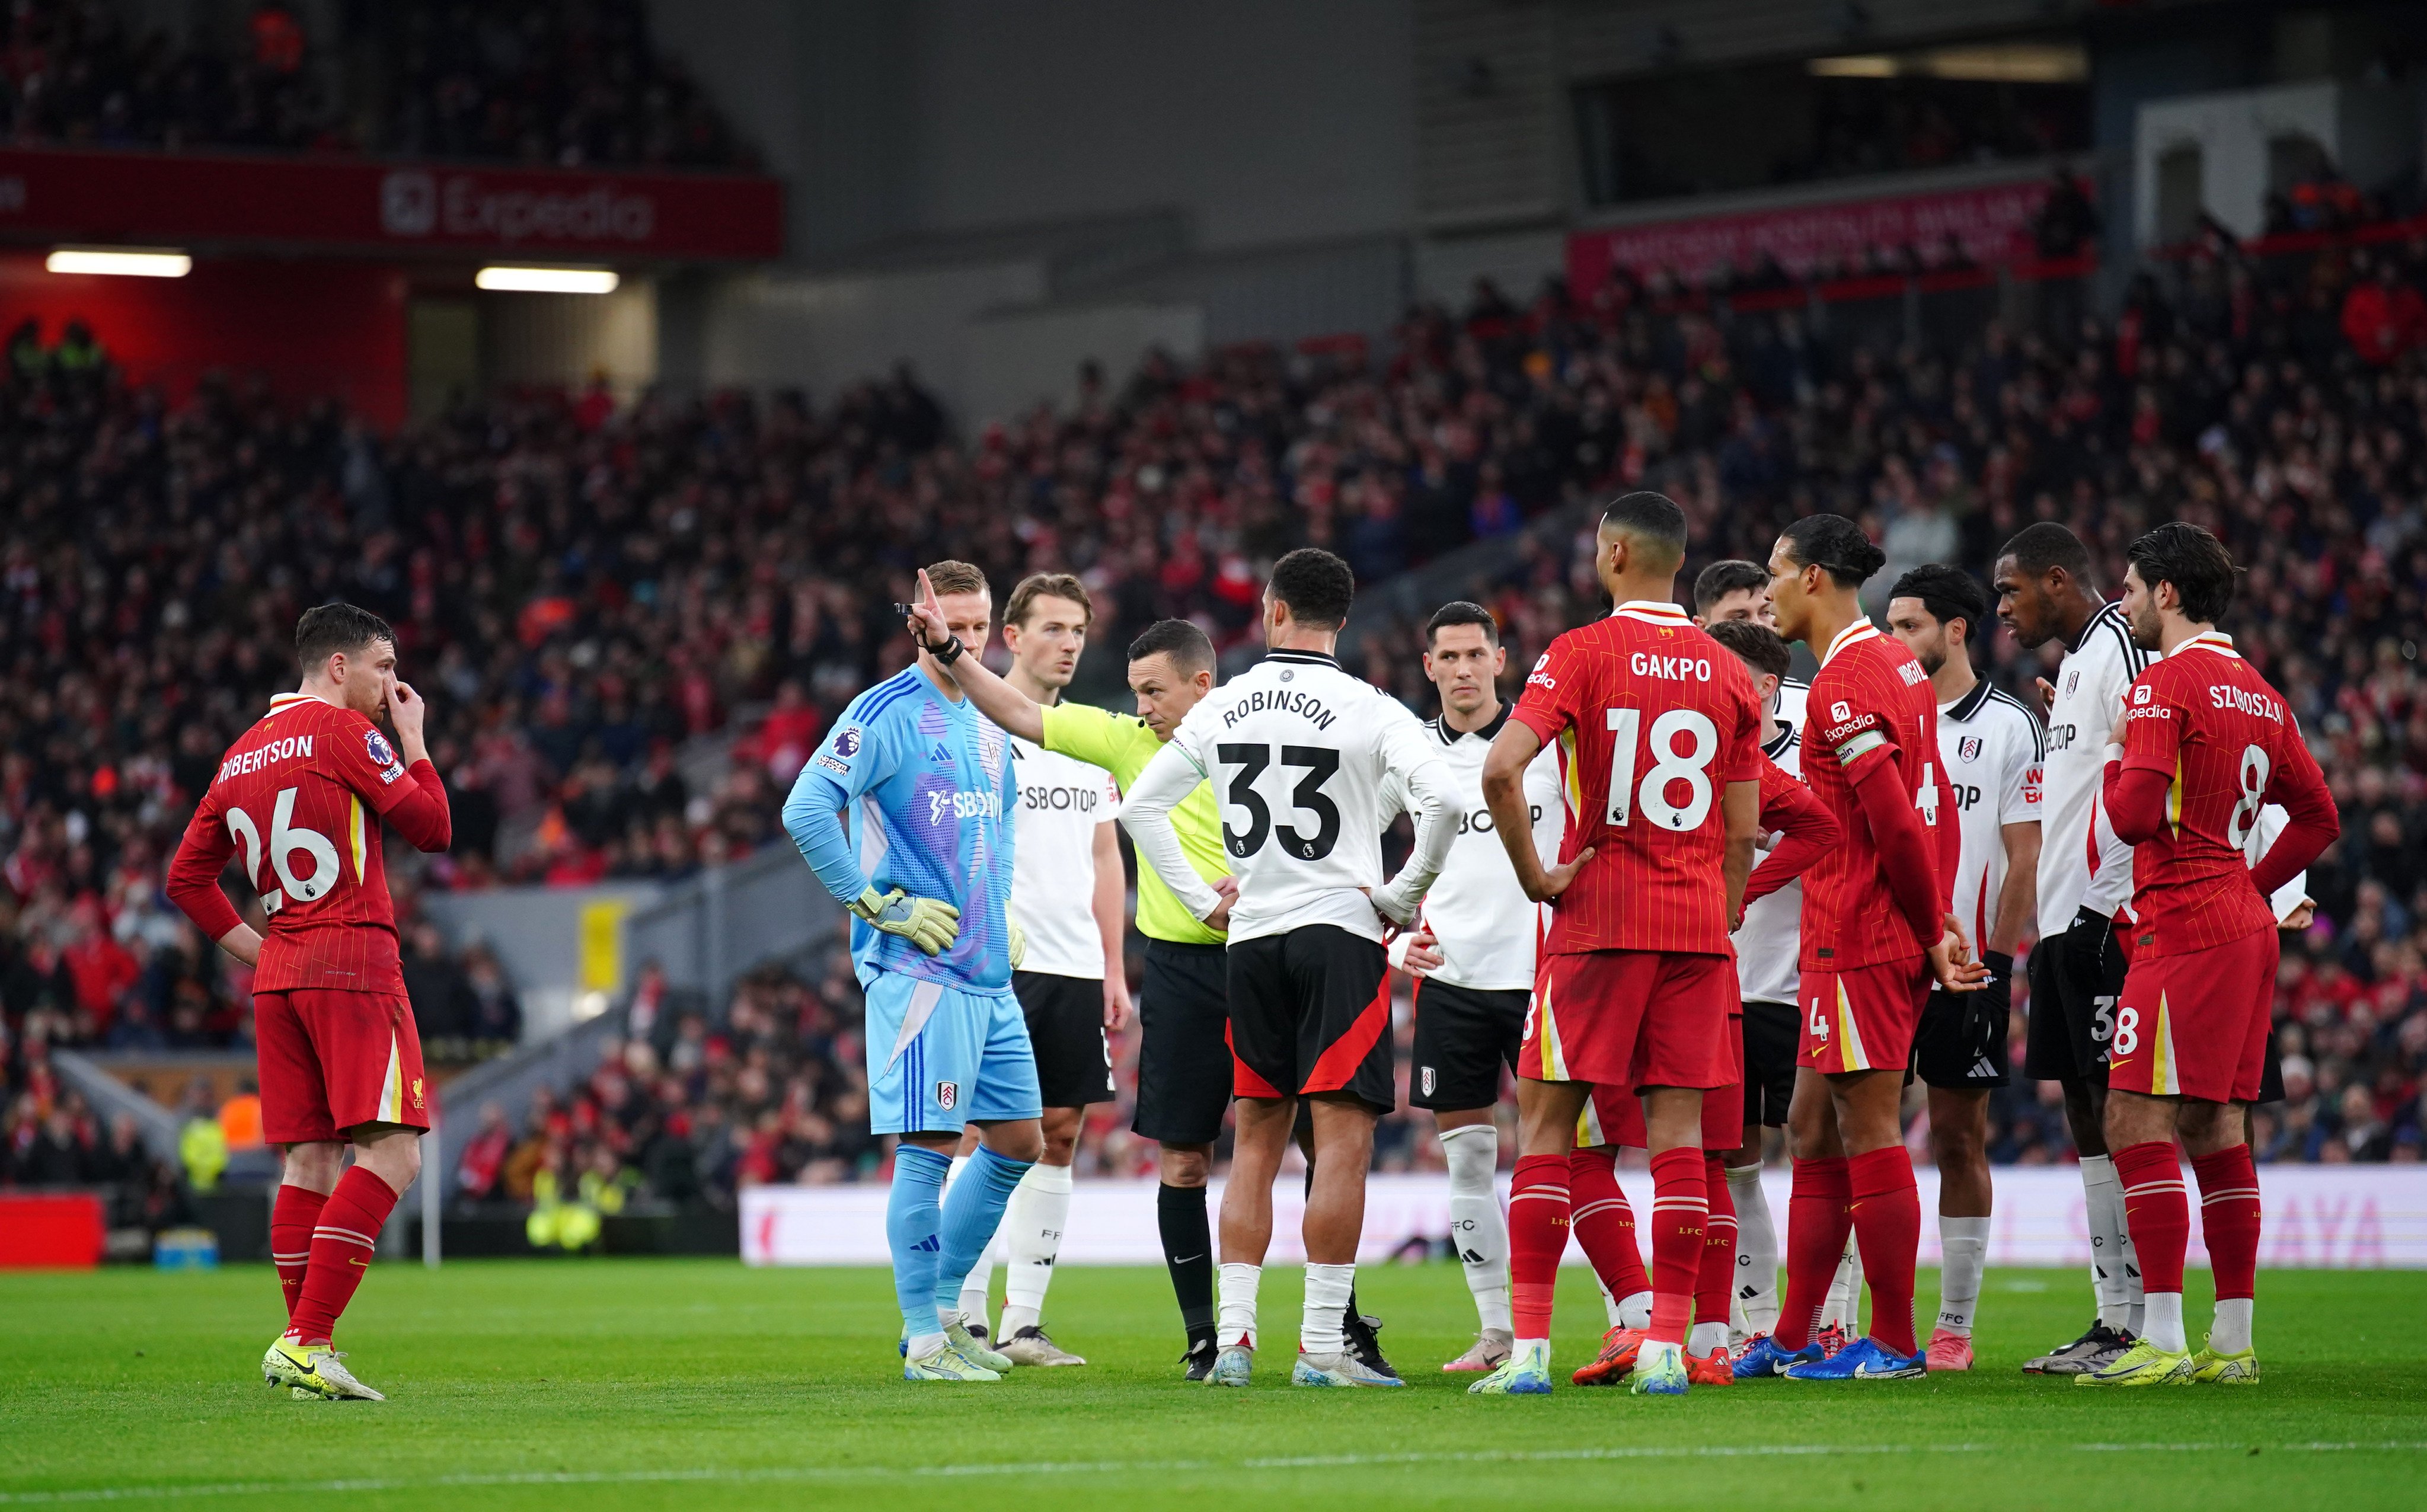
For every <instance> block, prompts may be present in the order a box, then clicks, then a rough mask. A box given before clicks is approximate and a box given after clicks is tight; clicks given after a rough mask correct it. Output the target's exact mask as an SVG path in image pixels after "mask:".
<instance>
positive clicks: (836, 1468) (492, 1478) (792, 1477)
mask: <svg viewBox="0 0 2427 1512" xmlns="http://www.w3.org/2000/svg"><path fill="white" fill-rule="evenodd" d="M2051 1448H2056V1449H2069V1450H2072V1451H2074V1452H2076V1453H2080V1454H2116V1453H2123V1452H2126V1451H2137V1452H2141V1453H2153V1454H2177V1455H2194V1454H2235V1455H2247V1454H2249V1453H2251V1452H2253V1451H2254V1450H2263V1451H2265V1452H2268V1453H2272V1454H2279V1455H2280V1454H2417V1453H2419V1452H2421V1451H2427V1441H2415V1440H2406V1439H2388V1440H2384V1441H2378V1442H2367V1441H2359V1440H2354V1441H2347V1442H2334V1441H2323V1440H2320V1441H2312V1442H2308V1443H2288V1444H2249V1443H2140V1444H2134V1443H2086V1444H2059V1445H2044V1444H2034V1445H2028V1446H2024V1445H2015V1446H2011V1447H2010V1446H2007V1445H2002V1444H1975V1443H1958V1444H1733V1445H1732V1444H1700V1445H1682V1444H1680V1445H1668V1444H1633V1445H1629V1444H1621V1445H1613V1446H1610V1447H1607V1448H1599V1449H1539V1450H1534V1449H1507V1450H1475V1451H1472V1452H1467V1453H1442V1454H1423V1453H1418V1454H1406V1455H1287V1456H1267V1457H1262V1458H1254V1459H1235V1460H1210V1459H1101V1460H1036V1461H1030V1462H1025V1463H1012V1464H993V1465H799V1466H773V1467H767V1468H763V1469H740V1468H735V1469H727V1468H722V1467H717V1466H705V1467H700V1468H696V1469H689V1470H631V1471H521V1472H513V1473H499V1474H493V1475H432V1476H422V1477H417V1478H415V1477H403V1476H398V1477H392V1478H356V1479H349V1480H331V1481H236V1482H223V1483H219V1484H198V1485H192V1486H108V1487H94V1488H89V1489H84V1490H72V1491H0V1505H8V1506H58V1505H66V1504H77V1503H89V1502H131V1501H145V1500H169V1499H174V1498H183V1497H195V1496H296V1495H310V1494H314V1493H319V1492H330V1491H335V1492H341V1493H348V1492H350V1493H355V1494H360V1493H362V1492H366V1491H413V1490H463V1489H478V1488H485V1487H499V1488H503V1487H516V1486H648V1485H664V1484H676V1485H680V1484H687V1483H709V1484H717V1483H726V1484H734V1485H746V1484H751V1483H757V1482H786V1481H827V1480H867V1479H886V1478H893V1479H901V1480H926V1479H934V1478H937V1477H947V1476H964V1475H1109V1474H1122V1473H1137V1472H1141V1471H1151V1472H1155V1473H1164V1472H1168V1471H1260V1470H1262V1471H1270V1470H1339V1469H1355V1468H1358V1467H1374V1468H1381V1467H1387V1466H1392V1465H1452V1464H1502V1463H1508V1464H1530V1463H1539V1462H1545V1461H1558V1460H1598V1459H1735V1458H1772V1457H1780V1456H1809V1455H1830V1456H1849V1455H1986V1454H1998V1453H2013V1454H2044V1453H2046V1452H2047V1451H2048V1450H2049V1449H2051Z"/></svg>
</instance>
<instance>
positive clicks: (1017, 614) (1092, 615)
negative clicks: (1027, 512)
mask: <svg viewBox="0 0 2427 1512" xmlns="http://www.w3.org/2000/svg"><path fill="white" fill-rule="evenodd" d="M935 577H936V575H935V574H933V573H929V574H928V575H927V580H928V581H929V582H933V581H935ZM936 591H937V593H942V592H943V590H942V589H940V588H939V589H937V590H936ZM1040 598H1067V599H1068V600H1069V601H1070V602H1071V603H1073V604H1076V605H1078V606H1079V608H1080V609H1081V610H1083V612H1084V615H1085V619H1084V621H1083V623H1084V624H1086V625H1090V626H1092V625H1094V624H1095V623H1096V601H1095V600H1094V599H1092V598H1089V597H1088V596H1087V585H1086V584H1085V583H1083V582H1081V581H1080V580H1079V579H1078V578H1076V577H1071V576H1070V575H1069V574H1068V573H1067V572H1033V573H1030V574H1029V575H1028V576H1027V577H1022V578H1021V579H1020V580H1019V586H1018V587H1017V588H1014V589H1013V590H1012V591H1011V602H1010V603H1008V604H1005V605H1004V606H1003V607H1002V623H1003V624H1005V625H1017V626H1020V627H1022V628H1023V629H1024V628H1026V627H1027V625H1028V616H1029V615H1030V614H1032V613H1034V611H1035V609H1036V601H1037V600H1038V599H1040Z"/></svg>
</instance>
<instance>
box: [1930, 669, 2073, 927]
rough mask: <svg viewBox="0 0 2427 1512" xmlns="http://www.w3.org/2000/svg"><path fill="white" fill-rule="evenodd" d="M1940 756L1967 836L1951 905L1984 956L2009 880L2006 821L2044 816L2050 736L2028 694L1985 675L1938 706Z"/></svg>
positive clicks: (1950, 895) (1950, 909)
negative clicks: (2043, 774) (2043, 773)
mask: <svg viewBox="0 0 2427 1512" xmlns="http://www.w3.org/2000/svg"><path fill="white" fill-rule="evenodd" d="M1938 756H1939V760H1940V762H1941V763H1942V764H1943V765H1944V767H1945V769H1946V790H1947V792H1948V793H1949V794H1951V795H1952V796H1953V798H1954V800H1955V816H1956V822H1957V824H1958V825H1959V826H1960V828H1961V832H1962V835H1963V859H1962V860H1960V861H1959V862H1957V863H1956V867H1955V885H1954V886H1953V887H1952V888H1951V889H1950V890H1949V891H1948V894H1947V911H1948V912H1949V913H1952V914H1953V915H1954V916H1955V917H1956V918H1957V919H1962V920H1963V933H1964V934H1965V935H1968V936H1969V937H1970V938H1971V941H1972V953H1973V954H1974V955H1975V956H1978V955H1979V953H1980V952H1981V951H1984V950H1986V949H1988V943H1987V942H1988V938H1989V927H1990V926H1991V925H1992V924H1995V922H1996V921H1997V897H1998V894H1999V893H2001V892H2002V891H2004V889H2005V886H2006V834H2005V828H2006V826H2007V825H2009V824H2025V823H2029V824H2036V823H2038V822H2039V819H2040V769H2041V766H2042V765H2043V764H2044V762H2045V761H2046V760H2047V737H2046V736H2045V735H2044V734H2043V733H2042V732H2041V730H2040V722H2039V721H2038V720H2035V719H2033V718H2031V711H2030V710H2029V709H2028V708H2025V707H2023V704H2022V700H2020V699H2018V698H2016V697H2014V696H2013V695H2012V693H2009V692H2006V691H2003V690H2002V689H1996V688H1992V687H1990V686H1989V684H1988V683H1987V682H1986V681H1985V680H1983V681H1981V682H1979V683H1975V684H1974V685H1973V687H1972V691H1970V692H1968V693H1965V694H1964V695H1963V697H1961V698H1959V699H1957V700H1956V701H1955V702H1953V703H1951V704H1941V705H1939V706H1938Z"/></svg>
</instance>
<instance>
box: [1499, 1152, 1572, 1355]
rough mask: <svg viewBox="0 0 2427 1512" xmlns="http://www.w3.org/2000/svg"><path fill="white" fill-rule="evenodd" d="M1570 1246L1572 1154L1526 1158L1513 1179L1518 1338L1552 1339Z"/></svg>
mask: <svg viewBox="0 0 2427 1512" xmlns="http://www.w3.org/2000/svg"><path fill="white" fill-rule="evenodd" d="M1567 1247H1568V1160H1567V1157H1566V1156H1564V1155H1526V1156H1521V1157H1520V1158H1519V1159H1518V1162H1517V1170H1516V1172H1515V1174H1514V1175H1513V1176H1511V1177H1510V1179H1509V1182H1508V1295H1509V1311H1510V1315H1511V1317H1512V1319H1513V1321H1514V1322H1515V1324H1516V1334H1517V1337H1518V1338H1520V1339H1548V1338H1550V1337H1551V1295H1552V1293H1554V1292H1555V1291H1556V1290H1557V1288H1558V1282H1559V1257H1560V1256H1561V1255H1562V1254H1564V1253H1566V1251H1567Z"/></svg>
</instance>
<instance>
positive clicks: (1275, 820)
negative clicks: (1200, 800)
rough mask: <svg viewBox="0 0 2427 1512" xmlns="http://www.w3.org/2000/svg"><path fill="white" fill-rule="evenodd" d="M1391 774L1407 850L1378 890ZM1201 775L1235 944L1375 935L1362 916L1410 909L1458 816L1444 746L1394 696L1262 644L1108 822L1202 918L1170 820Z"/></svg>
mask: <svg viewBox="0 0 2427 1512" xmlns="http://www.w3.org/2000/svg"><path fill="white" fill-rule="evenodd" d="M1394 773H1395V774H1396V775H1397V776H1398V778H1399V781H1400V785H1401V787H1402V788H1403V789H1404V790H1405V791H1406V793H1407V795H1408V804H1407V806H1408V811H1409V814H1410V815H1412V816H1413V817H1414V819H1415V825H1416V849H1415V852H1414V854H1411V855H1409V857H1408V864H1407V865H1406V866H1404V867H1402V868H1401V869H1400V870H1399V875H1398V876H1397V877H1395V878H1393V879H1392V882H1391V884H1390V886H1384V885H1383V881H1382V827H1383V825H1384V823H1385V822H1386V819H1385V815H1384V809H1383V791H1382V789H1383V784H1384V782H1385V781H1386V780H1387V779H1388V778H1390V777H1391V776H1392V775H1393V774H1394ZM1199 782H1210V783H1212V784H1213V785H1214V801H1215V802H1216V803H1217V804H1218V805H1220V807H1221V812H1222V842H1223V846H1224V848H1225V849H1226V850H1228V851H1229V852H1230V870H1231V874H1232V875H1233V876H1235V877H1236V878H1237V879H1238V884H1239V892H1238V897H1237V898H1236V899H1235V900H1234V901H1233V902H1232V903H1231V908H1230V942H1231V943H1232V944H1234V945H1235V944H1237V943H1238V942H1239V941H1241V940H1251V939H1259V938H1262V937H1263V936H1265V935H1283V934H1287V933H1288V932H1289V931H1291V930H1294V929H1299V928H1303V927H1306V926H1309V925H1314V924H1334V925H1337V926H1339V927H1340V928H1342V929H1344V930H1346V931H1348V932H1349V933H1351V934H1353V935H1363V936H1364V937H1365V938H1367V939H1371V940H1376V941H1378V940H1379V939H1381V937H1382V920H1381V918H1380V917H1379V916H1377V915H1376V912H1375V910H1376V908H1381V909H1383V910H1385V911H1386V912H1388V913H1389V914H1390V915H1391V917H1392V918H1393V919H1399V920H1401V921H1403V922H1404V921H1407V920H1411V919H1413V918H1414V917H1415V912H1416V908H1417V906H1418V905H1419V904H1420V903H1422V902H1423V901H1424V896H1425V889H1426V888H1428V887H1430V886H1432V881H1433V878H1434V877H1435V876H1437V875H1438V874H1439V873H1440V871H1441V867H1442V860H1443V858H1444V857H1445V856H1446V855H1447V854H1448V853H1449V846H1450V842H1451V840H1452V839H1454V838H1455V837H1456V836H1457V833H1458V820H1459V819H1460V818H1461V817H1463V815H1464V813H1465V809H1464V807H1463V806H1462V805H1460V804H1459V803H1458V793H1457V784H1456V781H1455V780H1454V779H1453V778H1452V777H1451V775H1450V772H1449V768H1448V765H1447V764H1446V763H1445V762H1443V761H1442V756H1441V741H1440V740H1438V739H1436V738H1435V737H1434V736H1433V735H1432V734H1431V732H1429V731H1427V730H1426V729H1425V727H1424V725H1423V724H1422V723H1420V722H1418V720H1417V719H1416V716H1415V715H1413V714H1411V713H1409V711H1408V708H1407V706H1406V705H1404V704H1402V703H1400V702H1399V701H1398V700H1397V699H1395V698H1393V697H1391V696H1390V695H1389V694H1387V693H1385V692H1382V691H1379V690H1378V689H1376V688H1375V687H1373V686H1372V685H1371V684H1369V683H1365V682H1362V681H1360V680H1359V679H1357V678H1355V677H1351V676H1350V675H1347V674H1346V673H1344V672H1343V671H1341V670H1340V664H1339V663H1338V662H1336V661H1334V660H1333V659H1332V658H1329V657H1328V656H1325V655H1322V654H1321V653H1319V652H1313V651H1274V652H1270V653H1268V654H1267V655H1266V656H1265V658H1264V659H1263V660H1262V661H1260V662H1258V663H1257V664H1256V665H1255V666H1254V667H1252V668H1250V669H1248V670H1247V671H1246V672H1245V673H1242V674H1241V675H1238V676H1236V677H1233V678H1232V679H1230V681H1229V682H1227V683H1225V684H1223V685H1222V686H1221V687H1219V688H1217V689H1215V690H1214V691H1213V692H1211V693H1208V694H1207V695H1206V696H1205V698H1204V700H1203V701H1202V702H1200V703H1199V704H1197V707H1195V708H1193V709H1190V710H1189V711H1188V717H1187V718H1186V719H1184V720H1182V721H1181V723H1180V728H1179V729H1178V730H1177V731H1176V732H1174V733H1173V735H1172V738H1171V740H1169V741H1168V742H1167V743H1166V744H1165V746H1164V748H1163V749H1162V750H1161V751H1158V752H1156V753H1155V756H1154V759H1153V760H1151V761H1149V762H1148V763H1147V766H1146V770H1145V771H1144V772H1139V773H1138V777H1137V780H1136V781H1135V782H1133V783H1132V784H1131V785H1130V792H1129V796H1128V798H1127V799H1126V800H1125V801H1124V802H1123V804H1122V805H1121V822H1122V824H1123V825H1124V826H1125V827H1126V828H1127V829H1128V830H1129V832H1130V837H1131V838H1132V840H1134V841H1135V842H1136V843H1137V848H1138V854H1139V856H1140V858H1141V859H1142V860H1143V861H1145V862H1146V863H1147V864H1148V865H1150V866H1152V867H1153V868H1154V869H1155V871H1156V872H1157V874H1159V875H1160V876H1161V877H1162V878H1163V880H1164V881H1165V883H1166V884H1168V885H1169V886H1170V887H1171V890H1172V892H1173V894H1174V895H1175V896H1177V897H1178V898H1179V899H1180V901H1181V902H1182V903H1184V904H1186V905H1187V907H1188V910H1189V912H1191V913H1193V914H1195V915H1196V916H1197V918H1199V919H1202V918H1204V917H1205V916H1206V915H1208V914H1210V913H1212V912H1213V911H1214V908H1215V907H1216V906H1217V905H1218V904H1219V902H1220V897H1219V895H1218V894H1216V893H1215V892H1214V889H1213V888H1212V887H1210V886H1207V885H1206V884H1205V882H1204V881H1203V879H1201V878H1199V877H1198V876H1197V871H1196V869H1195V868H1193V867H1191V866H1190V865H1189V864H1188V858H1187V856H1186V855H1185V854H1183V853H1182V852H1181V848H1180V837H1179V836H1178V835H1177V834H1176V833H1175V832H1174V831H1173V829H1172V827H1171V810H1172V808H1173V806H1174V805H1177V804H1179V802H1180V801H1181V799H1183V798H1185V797H1187V796H1188V794H1189V793H1190V791H1191V790H1193V789H1195V788H1196V787H1197V784H1198V783H1199ZM1369 891H1370V893H1371V897H1370V899H1369V897H1368V893H1369Z"/></svg>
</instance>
